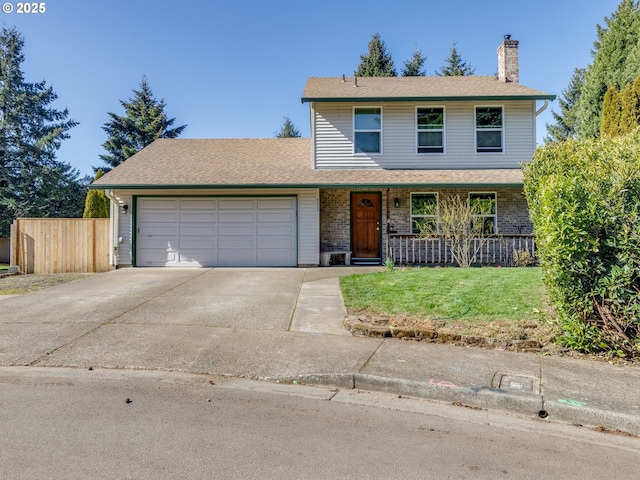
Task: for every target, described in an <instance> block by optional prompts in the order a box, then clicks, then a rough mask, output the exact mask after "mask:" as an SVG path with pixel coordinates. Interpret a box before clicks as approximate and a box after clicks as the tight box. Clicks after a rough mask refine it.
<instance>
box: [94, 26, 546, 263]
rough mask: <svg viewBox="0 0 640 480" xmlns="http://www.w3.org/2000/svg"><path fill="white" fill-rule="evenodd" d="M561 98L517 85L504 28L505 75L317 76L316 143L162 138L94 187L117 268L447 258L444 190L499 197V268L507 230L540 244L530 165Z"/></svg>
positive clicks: (513, 48)
mask: <svg viewBox="0 0 640 480" xmlns="http://www.w3.org/2000/svg"><path fill="white" fill-rule="evenodd" d="M554 98H555V96H554V95H550V94H547V93H544V92H541V91H538V90H534V89H531V88H528V87H525V86H523V85H521V84H520V83H519V76H518V42H517V41H515V40H511V39H510V38H508V36H507V37H505V40H504V42H503V43H502V44H501V45H500V46H499V48H498V76H497V77H486V76H467V77H384V78H382V77H374V78H371V77H369V78H347V77H344V76H343V77H336V78H310V79H309V80H308V82H307V85H306V87H305V89H304V93H303V96H302V101H303V102H306V103H308V104H309V105H310V111H311V138H310V139H276V138H273V139H207V140H190V139H160V140H156V141H155V142H154V143H152V144H151V145H149V146H148V147H146V148H144V149H143V150H142V151H140V152H139V153H137V154H136V155H134V156H132V157H131V158H129V159H128V160H127V161H126V162H124V163H123V164H121V165H119V166H118V167H117V168H115V169H114V170H112V171H111V172H109V173H108V174H106V175H105V176H104V177H102V178H100V179H99V180H97V181H96V182H94V184H93V185H92V187H91V188H101V189H105V190H106V192H107V195H108V196H109V198H111V199H112V238H111V241H112V245H113V249H112V251H113V259H112V261H113V264H114V265H116V266H123V265H134V266H159V265H166V266H187V265H194V266H311V265H313V266H315V265H318V264H320V263H326V261H327V260H328V259H329V255H321V254H322V252H348V254H347V255H346V256H344V257H342V256H340V257H338V256H337V255H336V258H334V260H336V261H343V262H349V260H351V261H352V262H353V263H381V262H383V261H384V260H385V259H386V258H387V257H391V258H393V259H394V260H395V261H397V262H402V263H439V262H442V261H447V258H448V257H447V256H446V254H444V256H443V253H442V245H440V244H436V243H434V242H433V241H431V243H429V241H428V239H424V238H419V236H418V235H417V233H418V231H419V229H420V225H421V224H422V223H424V222H434V223H437V216H438V203H439V202H440V201H442V199H443V198H444V196H447V195H460V196H461V197H464V198H466V199H467V200H468V201H469V202H484V204H485V205H491V207H490V208H489V209H488V210H485V215H484V217H485V218H483V219H482V221H483V223H484V224H485V225H486V228H487V230H488V231H489V233H491V234H493V235H494V236H495V237H496V238H500V239H501V241H500V242H501V243H499V245H500V246H499V247H498V243H494V244H493V247H492V250H491V251H489V250H487V251H486V252H485V255H487V256H491V255H493V257H492V258H491V259H490V258H488V257H487V258H484V259H482V260H483V261H486V262H490V263H500V262H501V261H504V255H502V253H501V251H498V250H502V248H503V244H504V242H503V241H502V240H503V239H504V238H505V237H506V238H508V240H509V241H510V242H512V247H509V248H511V249H513V248H523V247H522V245H523V243H522V242H523V239H524V241H525V243H524V245H525V246H524V248H527V249H531V248H532V244H531V243H528V242H530V241H532V237H531V223H530V220H529V215H528V208H527V204H526V200H525V197H524V195H523V177H522V172H521V169H520V164H521V163H523V162H528V161H529V160H530V159H531V157H532V155H533V152H534V150H535V144H536V116H537V115H538V114H539V113H540V111H542V110H543V109H544V108H545V107H546V105H547V102H548V101H549V100H553V99H554ZM542 102H544V104H543V103H542ZM516 242H519V243H518V244H517V245H516ZM505 248H506V247H505ZM338 259H339V260H338Z"/></svg>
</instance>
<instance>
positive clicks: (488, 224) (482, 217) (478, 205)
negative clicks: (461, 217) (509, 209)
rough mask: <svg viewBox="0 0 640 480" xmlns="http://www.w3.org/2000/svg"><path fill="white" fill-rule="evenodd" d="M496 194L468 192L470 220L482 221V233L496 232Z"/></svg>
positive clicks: (492, 233) (490, 233)
mask: <svg viewBox="0 0 640 480" xmlns="http://www.w3.org/2000/svg"><path fill="white" fill-rule="evenodd" d="M496 205H497V202H496V194H495V193H493V192H471V193H469V206H470V207H471V217H472V219H473V220H472V221H473V222H476V221H479V222H482V233H484V234H487V235H494V234H496V233H498V212H497V207H496Z"/></svg>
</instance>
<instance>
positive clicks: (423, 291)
mask: <svg viewBox="0 0 640 480" xmlns="http://www.w3.org/2000/svg"><path fill="white" fill-rule="evenodd" d="M340 281H341V286H342V293H343V296H344V300H345V305H346V307H347V309H348V310H349V313H352V314H353V313H367V314H379V315H391V316H401V315H407V316H412V317H417V318H422V319H427V320H448V319H451V320H453V319H456V320H457V321H462V322H492V321H504V320H507V321H514V322H519V321H523V320H536V319H540V318H541V317H542V316H543V315H544V312H548V311H549V306H548V301H547V297H546V294H545V289H544V286H543V284H542V277H541V271H540V269H539V268H495V267H493V268H491V267H487V268H407V269H394V270H393V271H385V272H380V273H373V274H362V275H351V276H347V277H342V278H341V279H340Z"/></svg>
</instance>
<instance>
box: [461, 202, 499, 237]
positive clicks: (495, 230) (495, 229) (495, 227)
mask: <svg viewBox="0 0 640 480" xmlns="http://www.w3.org/2000/svg"><path fill="white" fill-rule="evenodd" d="M471 195H493V198H494V199H495V206H496V209H495V212H494V213H492V214H491V215H472V217H473V218H493V233H492V235H497V234H498V192H496V191H491V192H478V191H474V192H469V195H468V196H467V201H468V202H469V205H471Z"/></svg>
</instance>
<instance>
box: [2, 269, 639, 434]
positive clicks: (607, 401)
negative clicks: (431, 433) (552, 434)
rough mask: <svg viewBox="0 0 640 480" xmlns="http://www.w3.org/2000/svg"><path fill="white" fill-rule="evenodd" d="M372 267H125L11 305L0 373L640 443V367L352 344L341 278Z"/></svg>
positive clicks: (6, 308)
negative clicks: (64, 370)
mask: <svg viewBox="0 0 640 480" xmlns="http://www.w3.org/2000/svg"><path fill="white" fill-rule="evenodd" d="M376 269H377V270H380V268H358V267H351V268H347V267H335V268H317V269H223V268H216V269H147V268H144V269H143V268H140V269H122V270H116V271H113V272H109V273H105V274H99V275H95V276H91V277H88V278H85V279H82V280H77V281H74V282H71V283H67V284H63V285H58V286H56V287H52V288H49V289H47V290H43V291H40V292H36V293H32V294H29V295H23V296H17V297H12V298H5V299H3V300H2V301H1V302H0V305H1V308H2V315H0V366H24V367H27V368H28V367H30V366H38V367H76V368H89V367H92V368H94V369H95V368H115V369H149V370H169V371H171V370H174V371H184V372H192V373H202V374H214V375H230V376H242V377H248V378H254V379H261V380H269V381H280V382H291V381H299V382H301V383H308V384H322V385H335V386H338V387H342V388H361V389H370V390H382V391H386V392H392V393H396V394H399V395H411V396H417V397H424V398H429V399H434V400H441V401H446V402H455V403H456V404H458V403H459V404H463V405H467V406H472V407H478V408H489V409H499V410H502V411H506V412H512V413H516V414H520V415H525V416H528V417H532V418H541V417H545V418H546V420H545V421H554V420H555V421H562V422H569V423H573V424H582V425H591V426H603V427H606V428H608V429H612V430H615V429H620V430H623V431H626V432H630V433H633V434H636V435H640V395H639V394H638V393H639V392H640V390H639V387H638V385H640V368H637V367H621V366H615V365H609V364H607V363H604V362H597V361H588V360H575V359H568V358H555V357H544V356H541V355H535V354H524V353H512V352H504V351H497V350H482V349H477V348H465V347H456V346H448V345H436V344H427V343H418V342H411V341H402V340H396V339H381V338H361V337H352V336H351V335H350V334H349V333H348V332H347V331H346V330H345V329H344V328H343V327H342V319H343V318H344V315H345V313H346V311H345V308H344V305H343V302H342V297H341V294H340V288H339V277H340V276H341V275H346V274H350V273H354V272H355V273H364V272H368V271H372V270H376Z"/></svg>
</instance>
